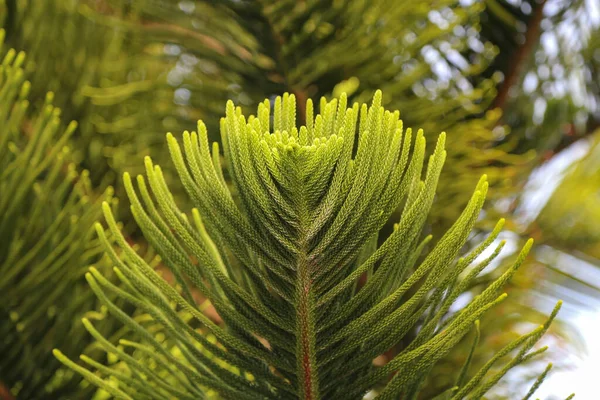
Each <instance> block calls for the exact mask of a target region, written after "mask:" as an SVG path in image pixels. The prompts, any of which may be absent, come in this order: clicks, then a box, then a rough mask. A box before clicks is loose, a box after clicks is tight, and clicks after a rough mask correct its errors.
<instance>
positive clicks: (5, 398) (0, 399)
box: [0, 382, 15, 400]
mask: <svg viewBox="0 0 600 400" xmlns="http://www.w3.org/2000/svg"><path fill="white" fill-rule="evenodd" d="M0 400H15V398H14V397H13V395H12V394H10V392H9V391H8V388H7V387H6V386H4V384H3V383H2V382H0Z"/></svg>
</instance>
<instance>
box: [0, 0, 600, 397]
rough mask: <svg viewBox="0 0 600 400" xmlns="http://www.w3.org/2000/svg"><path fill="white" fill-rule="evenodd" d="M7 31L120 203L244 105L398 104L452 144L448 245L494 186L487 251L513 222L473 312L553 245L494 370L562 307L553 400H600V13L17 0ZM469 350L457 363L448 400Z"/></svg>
mask: <svg viewBox="0 0 600 400" xmlns="http://www.w3.org/2000/svg"><path fill="white" fill-rule="evenodd" d="M0 19H1V23H2V26H3V27H4V29H5V30H6V39H5V45H4V47H5V49H6V48H7V47H9V48H10V47H13V48H15V49H17V50H24V51H26V52H27V55H28V58H27V61H26V63H25V64H24V66H25V71H26V73H27V78H28V79H29V80H30V81H31V84H32V85H31V93H30V100H31V103H32V105H34V106H38V107H41V105H42V104H43V101H44V98H45V93H46V92H47V91H52V92H54V102H55V103H56V104H57V105H58V106H59V107H60V108H61V109H62V115H63V120H64V121H70V120H77V121H78V122H79V127H78V129H77V131H76V133H75V135H74V136H73V139H72V149H73V151H74V159H75V160H76V161H77V162H78V163H79V164H80V165H81V166H82V168H86V169H88V170H89V171H90V178H91V181H92V185H93V187H94V188H96V189H97V190H98V191H100V190H101V188H103V187H105V186H106V185H109V184H110V185H114V186H115V189H116V194H117V196H120V195H121V193H122V191H123V189H122V187H121V186H120V184H119V177H120V175H121V174H122V172H123V171H130V172H132V173H138V172H140V171H141V170H142V168H143V162H142V159H143V157H144V156H145V155H151V156H152V157H153V159H154V160H155V161H156V163H158V164H161V165H170V161H169V155H168V151H166V149H165V145H164V134H165V132H167V131H172V132H174V133H180V132H182V131H183V130H190V131H191V130H193V129H195V127H196V121H197V120H199V119H202V120H203V121H204V122H205V123H206V125H207V126H208V130H209V134H211V135H212V137H211V139H212V140H219V130H218V126H219V118H220V117H221V116H222V115H223V113H224V106H225V102H226V100H227V99H233V100H234V102H235V103H236V104H238V105H240V106H242V107H243V108H244V109H245V111H246V112H248V113H251V112H253V111H254V110H255V107H256V105H257V104H258V102H260V101H262V100H263V99H265V98H273V97H274V96H276V95H279V94H281V93H283V92H290V93H294V94H295V95H296V97H297V99H298V100H299V101H298V103H299V104H302V103H303V102H305V101H306V99H308V98H312V99H313V100H316V101H318V100H319V98H320V97H321V96H326V97H331V96H336V95H339V94H340V93H342V92H346V93H347V94H348V95H349V99H350V101H368V99H369V98H370V96H372V94H373V92H374V91H375V90H376V89H382V90H383V93H384V105H385V107H386V108H388V109H398V110H400V113H401V117H402V118H403V120H404V124H405V126H410V127H414V128H423V129H424V130H425V134H426V136H427V137H428V139H431V140H433V139H434V138H436V137H437V135H438V134H439V133H440V132H442V131H445V132H447V134H448V139H447V142H448V145H447V147H448V154H449V158H448V160H447V162H446V167H445V169H444V173H443V176H442V178H441V181H440V187H439V189H438V196H437V199H436V203H435V205H434V208H433V214H432V215H431V221H430V224H429V230H430V232H431V233H432V234H433V235H434V237H440V235H441V233H443V232H444V231H445V230H446V229H447V228H448V227H449V226H450V224H451V223H452V221H453V220H454V219H455V218H456V217H457V215H458V213H459V212H460V211H461V209H462V207H463V206H464V205H465V203H466V201H467V200H468V196H470V193H471V191H472V189H473V188H474V186H475V184H476V182H477V180H478V178H479V176H481V175H482V174H484V173H485V174H487V175H488V177H489V180H490V182H491V189H490V192H489V193H490V195H489V198H488V201H487V203H486V204H487V206H486V208H485V212H484V213H483V214H482V215H481V218H480V221H479V222H478V229H477V231H476V232H474V233H473V237H472V242H473V243H476V242H477V241H478V240H481V238H482V237H484V235H485V233H486V232H489V231H490V230H491V228H492V227H493V225H494V224H495V222H496V221H497V220H498V218H500V217H501V216H504V217H506V219H507V224H506V229H505V232H504V233H503V234H502V235H501V239H504V240H506V241H507V246H506V248H505V250H504V251H503V253H502V254H501V256H500V258H499V259H497V261H496V262H494V264H493V265H490V266H489V267H488V268H487V269H486V271H485V272H486V273H485V274H484V276H483V277H482V278H481V279H480V280H479V281H478V282H477V284H476V285H475V286H474V287H473V288H471V291H470V292H468V293H465V294H464V295H463V296H464V298H465V299H467V298H469V296H473V295H474V294H476V293H477V292H478V291H480V290H481V287H483V286H484V285H485V284H486V282H489V280H490V279H492V278H493V277H495V276H497V275H498V274H500V273H501V272H502V271H503V270H504V268H506V267H507V266H508V265H509V264H510V262H511V261H513V260H514V258H515V257H516V253H517V252H518V250H519V249H520V248H521V246H522V245H523V243H524V242H525V240H527V238H529V237H533V238H534V239H535V247H534V249H533V251H532V252H531V256H530V257H529V258H528V259H527V262H526V265H524V266H523V267H522V268H521V270H520V272H519V274H518V275H517V276H516V278H515V279H514V280H513V282H512V283H511V287H510V288H509V290H508V291H509V295H510V296H509V301H507V302H506V303H504V304H503V305H502V306H501V307H497V308H496V309H494V310H493V311H492V312H491V313H490V314H489V315H488V316H487V317H486V320H485V321H482V329H483V331H482V334H483V336H482V341H483V344H482V346H481V348H482V349H483V350H482V351H481V352H480V354H478V356H477V357H478V360H479V361H478V362H482V360H486V359H487V358H489V355H490V354H492V353H493V352H494V351H495V350H497V349H498V348H499V347H500V346H501V345H502V344H504V343H507V342H508V341H509V340H511V339H512V338H514V337H515V335H517V334H519V333H522V332H524V331H526V330H527V329H529V328H530V326H531V325H532V324H536V323H539V322H540V321H541V320H542V318H543V315H545V314H547V313H548V312H549V311H550V310H551V309H552V307H553V305H554V303H555V302H556V300H557V299H562V300H563V301H564V302H565V305H564V307H563V310H562V311H561V313H560V314H559V319H560V323H559V324H557V325H555V326H554V327H553V329H552V330H551V334H550V335H549V336H547V337H546V339H545V340H546V341H547V342H548V343H549V344H551V345H552V348H551V354H550V356H549V357H548V359H552V360H554V361H555V364H556V365H555V366H556V368H555V370H553V372H552V374H551V375H550V377H549V378H548V380H547V382H545V383H544V385H543V386H542V387H541V389H540V393H539V397H541V398H548V399H554V398H556V399H558V398H560V399H564V398H565V397H567V395H568V394H570V393H571V392H573V391H575V392H576V393H577V398H579V399H597V398H598V395H597V386H596V385H595V381H594V378H595V375H596V371H597V366H598V365H600V106H599V101H600V75H599V72H600V0H537V1H536V0H404V1H397V0H326V1H311V0H306V1H300V0H279V1H269V0H252V1H251V0H221V1H192V0H182V1H173V0H53V1H38V0H35V1H34V0H1V1H0ZM303 112H304V110H303V109H302V107H301V108H300V110H299V115H298V118H299V120H300V121H302V119H303ZM176 184H177V183H176V181H175V180H173V182H172V187H174V188H176ZM123 213H126V211H123ZM132 235H135V232H132ZM492 247H493V246H492ZM483 256H485V254H484V255H483ZM468 345H469V343H465V344H464V346H463V347H458V348H457V349H456V351H454V352H453V353H452V354H451V356H449V357H448V358H447V359H445V360H444V361H443V362H442V363H440V365H439V368H438V370H437V373H438V375H437V377H438V378H436V380H435V381H432V382H431V383H430V384H429V385H430V387H431V388H432V393H433V392H435V387H436V385H437V386H439V387H442V386H443V385H444V384H446V382H445V381H444V376H445V375H444V371H447V370H448V369H450V368H456V365H457V364H458V363H460V362H461V361H462V359H464V357H465V352H466V350H465V349H466V348H467V346H468ZM77 354H78V353H77ZM542 369H543V368H542ZM537 373H539V368H537V367H536V368H532V369H531V370H529V367H528V369H526V370H518V371H515V372H514V373H512V374H511V375H510V379H508V380H506V381H505V382H503V384H502V385H500V386H499V388H498V389H497V393H496V395H497V396H498V397H499V398H515V397H514V396H515V393H523V387H525V386H522V385H524V384H525V383H527V382H529V380H531V378H532V377H534V376H535V375H537ZM534 379H535V378H534ZM0 396H1V395H0Z"/></svg>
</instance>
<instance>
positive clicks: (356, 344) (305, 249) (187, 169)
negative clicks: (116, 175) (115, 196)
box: [56, 91, 560, 399]
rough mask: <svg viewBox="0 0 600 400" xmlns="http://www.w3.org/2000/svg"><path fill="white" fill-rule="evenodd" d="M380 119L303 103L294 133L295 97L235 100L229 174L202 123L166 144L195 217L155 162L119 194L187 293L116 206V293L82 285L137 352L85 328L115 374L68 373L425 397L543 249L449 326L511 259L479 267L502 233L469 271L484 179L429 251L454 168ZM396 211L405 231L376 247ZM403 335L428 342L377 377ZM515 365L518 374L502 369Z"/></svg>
mask: <svg viewBox="0 0 600 400" xmlns="http://www.w3.org/2000/svg"><path fill="white" fill-rule="evenodd" d="M381 104H382V94H381V92H379V91H378V92H376V93H375V95H374V97H373V101H372V104H371V105H370V106H367V105H366V104H362V105H359V104H358V103H355V104H353V105H352V106H348V104H347V98H346V95H345V94H342V95H341V97H340V98H338V99H334V100H331V101H326V100H325V99H322V100H321V102H320V104H319V106H318V110H319V112H318V113H317V112H316V107H315V106H314V105H313V104H312V102H311V101H310V100H309V101H308V102H307V103H306V124H305V125H301V126H297V125H296V119H297V116H296V115H297V109H296V98H295V96H294V95H293V94H285V95H284V96H283V97H278V98H277V99H276V100H275V101H274V104H271V103H270V102H269V101H268V100H265V101H264V102H262V103H260V104H259V106H258V109H257V113H256V115H252V116H250V117H248V118H246V117H245V116H244V115H243V113H242V110H241V109H240V108H237V107H235V106H234V104H233V103H232V102H228V103H227V107H226V113H225V117H224V118H222V119H221V123H220V127H221V140H222V144H223V149H222V154H223V158H224V162H223V160H221V154H220V149H219V146H218V145H216V144H213V145H212V147H211V146H210V145H209V140H208V132H207V129H206V127H205V125H204V124H203V123H202V122H199V123H198V131H197V132H191V133H189V132H184V134H183V137H182V140H181V141H178V140H177V139H176V138H175V137H174V136H173V135H172V134H168V135H167V144H168V148H169V152H170V154H171V157H172V159H173V163H174V165H175V169H176V170H177V173H178V174H179V177H180V179H181V182H182V184H183V186H184V187H185V189H186V191H187V193H188V195H189V197H190V199H191V201H192V202H193V204H194V205H195V208H194V209H193V210H192V212H191V215H188V214H186V213H184V212H183V211H182V210H181V209H179V208H178V206H177V204H176V203H175V200H174V197H173V196H172V195H171V192H170V191H169V188H168V186H167V183H166V182H165V179H164V176H163V171H162V169H161V167H160V166H158V165H155V164H154V163H153V161H152V160H151V159H150V158H149V157H147V158H146V159H145V168H146V176H141V175H140V176H137V177H136V178H135V180H134V179H132V178H131V177H130V175H129V174H127V173H126V174H125V175H124V184H125V187H126V189H127V193H128V197H129V200H130V202H131V212H132V214H133V216H134V218H135V220H136V221H137V223H138V224H139V226H140V228H141V230H142V232H143V234H144V236H145V238H146V239H147V240H148V242H149V243H150V244H151V245H152V246H153V248H154V249H155V250H156V252H157V253H158V254H159V255H160V257H161V259H162V263H163V264H164V265H165V266H166V267H168V268H169V269H170V271H171V272H172V273H173V276H174V277H175V284H174V285H171V284H169V283H167V282H166V281H165V280H163V279H162V277H161V276H160V275H159V274H158V273H157V272H156V271H155V270H154V269H153V268H152V267H151V266H150V265H149V264H148V263H147V262H146V261H145V260H144V259H143V258H142V257H140V256H139V255H138V254H137V253H136V251H135V250H134V249H133V248H132V247H131V245H130V244H129V243H128V241H127V240H126V239H125V237H124V236H123V235H122V233H121V231H120V229H119V225H118V223H117V221H116V219H115V217H114V216H113V213H112V211H111V209H110V207H109V206H108V204H105V205H104V207H103V211H104V216H105V219H106V222H107V224H108V230H109V232H110V234H111V235H113V237H114V239H115V241H116V247H117V248H118V249H119V251H117V250H115V248H114V247H113V245H112V244H111V242H110V241H109V240H108V239H107V237H106V234H105V231H104V228H103V227H102V226H101V225H100V224H97V225H96V230H97V233H98V237H99V238H100V241H102V242H103V243H104V244H105V249H106V252H107V254H108V255H109V257H110V258H111V259H112V261H113V262H114V264H115V272H116V274H117V276H118V277H119V279H120V281H121V284H120V285H115V284H113V283H111V282H110V281H108V280H107V279H106V278H104V276H103V274H102V273H100V272H99V271H98V270H96V269H91V270H90V272H89V273H88V274H86V278H87V280H88V282H89V283H90V286H91V288H92V290H93V291H94V292H95V293H96V295H97V296H98V297H99V298H100V300H101V301H102V302H103V304H104V305H105V306H106V307H107V308H108V310H109V313H111V314H112V315H113V317H115V318H117V319H118V320H120V321H121V322H122V323H123V324H124V325H125V326H127V327H128V329H129V330H130V332H132V338H133V340H131V341H129V340H122V341H121V346H115V345H114V344H112V343H110V342H109V341H107V340H105V339H104V338H103V337H102V334H100V333H99V332H98V331H97V330H96V328H95V327H94V325H93V324H92V323H91V322H90V321H88V320H85V321H84V324H85V326H86V328H87V329H88V330H89V332H90V333H91V334H92V335H93V336H94V338H96V339H97V340H98V345H99V346H100V347H102V348H103V349H104V350H105V351H106V352H108V353H112V354H115V355H116V357H117V358H118V360H119V362H118V363H116V364H114V365H113V366H112V367H111V366H102V365H99V364H97V363H93V362H88V364H89V368H90V370H92V371H95V374H94V375H90V373H89V372H86V370H82V369H81V367H78V366H75V365H74V364H73V363H72V361H70V360H69V359H68V358H66V357H64V356H63V355H62V354H61V353H60V352H56V354H57V356H58V357H59V359H60V360H61V361H63V362H64V363H65V364H67V365H68V366H71V367H72V368H74V369H76V370H77V371H78V372H80V373H82V374H84V375H86V376H87V377H88V378H89V379H90V381H91V382H92V383H95V384H97V385H101V386H105V385H108V384H109V382H115V381H117V382H118V385H116V386H115V385H112V387H113V388H112V389H111V393H112V394H113V395H114V396H116V397H117V398H122V399H128V398H151V399H164V398H178V399H188V398H189V399H192V398H201V397H204V396H205V394H206V393H207V391H212V392H216V393H218V394H219V395H220V396H221V397H223V398H236V399H256V398H273V399H297V398H301V399H319V398H323V399H329V398H344V399H353V398H356V399H360V398H362V397H363V396H364V395H365V394H366V393H367V392H369V391H374V393H375V394H377V395H378V398H381V399H395V398H399V397H402V398H416V396H417V394H418V393H419V391H420V386H421V384H422V382H423V380H424V379H425V378H426V377H427V375H428V373H429V372H430V371H431V369H432V367H433V366H434V365H435V364H436V363H437V362H438V361H439V360H440V359H441V358H442V357H444V355H445V354H447V353H448V352H449V351H450V349H452V348H453V346H455V345H456V344H457V343H458V342H459V341H460V340H461V339H462V338H463V337H464V336H465V335H466V334H467V333H468V332H469V331H470V330H472V327H473V326H474V324H475V326H477V321H478V320H479V319H480V317H481V316H482V315H484V314H485V313H486V312H487V311H488V310H489V309H491V308H492V307H494V306H495V305H496V304H498V303H500V302H501V301H502V300H503V299H504V298H505V297H506V294H503V293H502V287H503V286H504V285H505V284H506V282H507V281H508V280H510V278H511V277H512V276H513V275H514V273H515V272H516V271H517V269H518V268H519V266H520V265H521V263H522V262H523V260H524V258H525V257H526V255H527V253H528V251H529V249H530V247H531V244H532V242H531V241H529V242H527V244H526V246H525V247H524V248H523V249H522V251H521V253H520V255H519V257H518V259H517V260H516V262H515V264H514V265H513V266H512V267H511V268H510V269H508V270H507V271H506V272H505V273H504V274H502V275H501V276H500V277H499V278H498V279H497V280H496V281H494V282H493V283H491V284H490V285H489V286H488V287H487V288H486V289H485V290H484V291H483V292H482V293H480V294H479V295H477V296H476V297H475V298H474V299H473V300H472V301H471V302H470V303H469V304H468V305H467V306H465V307H464V308H463V309H461V310H460V311H459V312H457V313H455V314H453V315H451V316H450V317H449V318H448V310H449V309H450V307H451V306H452V305H453V304H454V302H455V301H456V299H457V298H458V296H459V295H460V294H461V293H462V292H463V291H464V290H465V289H466V288H468V287H469V285H470V284H471V282H472V281H473V280H474V279H475V278H476V277H477V275H478V274H479V272H481V270H482V269H484V268H485V266H486V265H488V264H489V262H490V261H491V260H492V259H493V258H494V257H495V256H496V255H497V254H498V253H499V251H500V250H501V248H502V246H503V243H501V244H500V245H499V246H498V248H496V250H495V251H494V252H493V254H492V256H490V257H489V258H487V259H485V260H482V261H479V258H478V256H479V255H481V254H482V253H483V251H484V250H486V249H487V248H488V247H489V246H490V245H491V244H492V243H493V242H494V240H495V239H496V237H497V236H498V234H499V232H500V230H501V228H502V224H503V221H500V222H499V223H498V225H497V226H496V228H495V229H494V230H493V232H492V233H491V234H490V236H489V237H488V238H487V239H486V240H485V241H484V242H483V243H482V244H481V245H480V246H478V247H477V248H475V249H474V250H473V251H472V252H471V253H469V254H467V255H465V256H464V257H462V258H458V259H457V257H458V256H459V255H460V250H461V248H462V247H463V245H464V244H465V243H466V241H467V238H468V235H469V232H470V231H471V229H472V227H473V225H474V223H475V221H476V220H477V218H478V216H479V213H480V211H481V208H482V205H483V202H484V199H485V196H486V193H487V188H488V183H487V180H486V177H485V176H483V177H482V178H481V179H480V180H479V182H478V183H477V185H476V187H475V190H474V191H473V193H472V195H471V197H470V201H469V202H468V204H467V206H466V207H465V208H464V210H463V211H462V213H461V215H460V217H459V218H458V219H457V220H456V222H455V223H454V224H453V225H452V227H451V228H450V229H449V230H448V231H447V232H446V234H445V235H443V237H441V238H440V239H439V240H437V242H436V244H435V246H432V247H431V246H429V247H426V246H425V244H426V243H427V242H429V241H430V240H431V237H426V238H425V239H423V238H422V230H423V226H424V224H425V222H426V218H427V215H428V213H429V212H430V209H431V207H432V205H433V203H434V199H435V194H436V193H435V192H436V187H437V184H438V179H439V176H440V173H441V170H442V167H443V164H444V161H445V158H446V151H445V150H444V142H445V134H443V133H442V134H441V135H440V136H439V139H438V141H437V145H436V146H435V149H434V150H433V152H432V153H431V156H430V157H428V158H426V156H425V154H426V142H425V138H424V134H423V132H422V131H421V130H419V131H417V132H416V133H413V131H412V130H411V129H404V127H403V124H402V121H401V120H400V119H399V113H398V111H394V112H390V111H387V110H385V109H384V108H383V107H382V105H381ZM272 108H273V111H271V109H272ZM223 165H224V166H225V170H223ZM424 166H425V168H423V167H424ZM423 169H425V172H424V174H423V173H422V171H423ZM224 176H227V178H228V179H227V180H224V178H223V177H224ZM226 182H230V183H231V184H230V185H229V184H228V183H226ZM398 207H401V208H402V210H403V211H402V213H401V216H400V219H399V221H398V222H397V223H396V224H395V226H394V230H393V232H392V233H391V234H390V235H389V236H387V237H378V235H379V233H380V230H381V228H382V227H383V226H384V224H385V223H386V222H387V221H388V219H389V218H390V216H391V215H392V213H393V212H394V210H396V209H397V208H398ZM426 248H427V249H428V251H427V252H425V253H426V254H422V253H424V250H425V249H426ZM118 252H120V253H121V254H118ZM467 268H470V269H469V271H470V272H468V273H466V274H462V272H463V271H465V270H466V269H467ZM364 278H366V279H364ZM196 294H201V295H202V296H204V297H205V298H206V299H208V301H210V303H211V304H212V305H213V306H214V307H215V309H216V310H217V312H218V313H219V315H220V317H221V318H222V320H223V324H222V325H219V324H217V323H215V322H213V321H212V320H211V319H209V318H208V317H207V316H206V315H205V314H204V313H203V312H202V311H201V310H200V308H199V306H198V305H197V304H196V301H195V295H196ZM111 296H114V298H118V299H121V300H123V301H125V302H127V303H130V304H132V305H134V306H136V307H137V308H138V309H139V310H142V312H144V313H145V314H147V315H148V316H149V318H151V321H152V324H153V325H152V326H153V328H152V329H150V328H149V327H148V325H147V324H145V323H142V322H140V321H137V320H136V319H135V318H133V317H131V316H128V315H127V314H126V313H123V312H122V311H121V310H120V308H119V306H118V305H117V304H115V301H114V300H112V299H111ZM559 307H560V304H559V305H557V307H556V308H555V310H554V312H553V313H552V314H551V315H550V316H549V317H548V319H547V322H546V323H545V324H544V325H542V326H540V327H538V328H537V329H535V330H533V331H532V332H530V333H528V334H526V335H524V336H522V337H520V338H518V339H517V340H515V341H514V342H512V343H510V344H509V345H508V346H507V347H505V348H504V349H502V350H501V351H500V352H499V353H498V354H497V355H496V356H495V357H494V358H493V359H491V360H490V361H489V362H488V363H487V364H486V365H485V366H484V367H483V368H482V369H481V370H479V371H475V372H472V371H470V370H469V365H468V363H467V364H466V365H465V368H464V372H462V373H460V374H458V371H457V377H456V380H455V381H456V386H457V387H456V388H449V389H452V390H451V392H450V393H451V396H450V397H451V398H452V399H461V398H465V397H469V398H481V396H483V394H484V393H485V392H487V391H488V390H489V389H490V387H492V386H493V385H494V384H495V383H496V382H497V381H498V380H499V379H500V378H501V377H502V376H503V375H504V374H505V372H506V371H507V370H508V369H509V368H511V367H512V366H514V365H517V364H520V363H522V362H524V361H526V360H527V359H529V358H531V357H534V356H535V355H537V354H539V353H541V352H543V350H544V349H541V350H532V347H533V346H534V345H535V343H536V342H537V341H538V339H539V338H540V337H541V336H542V335H543V333H544V332H545V331H546V330H547V329H548V326H549V324H550V322H551V321H552V320H553V319H554V317H555V315H556V312H557V311H558V308H559ZM408 332H417V333H416V335H415V336H414V338H413V339H412V340H411V341H410V342H409V343H405V344H404V345H402V346H401V348H400V351H399V352H398V353H397V354H395V355H394V357H393V358H392V359H391V360H390V361H389V362H387V363H386V364H385V365H383V366H375V365H374V364H373V360H374V359H375V358H376V357H377V356H378V355H381V354H383V353H384V352H386V351H388V350H389V349H390V348H392V347H393V346H394V345H397V344H399V343H401V342H402V340H403V339H405V338H406V335H407V333H408ZM509 354H510V355H511V357H512V358H511V359H510V361H509V362H508V363H507V364H506V365H504V366H502V367H500V369H498V370H494V369H493V368H492V367H493V366H494V364H496V363H497V362H498V361H499V360H500V359H504V358H503V357H504V356H506V355H509ZM83 361H85V362H87V360H86V359H85V358H84V360H83ZM488 372H489V373H488ZM107 390H108V388H107Z"/></svg>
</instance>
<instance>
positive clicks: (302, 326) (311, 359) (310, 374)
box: [296, 253, 319, 400]
mask: <svg viewBox="0 0 600 400" xmlns="http://www.w3.org/2000/svg"><path fill="white" fill-rule="evenodd" d="M310 267H311V265H310V262H309V260H308V259H307V257H306V253H304V254H303V255H302V256H300V259H299V262H298V269H297V274H298V279H297V286H296V299H297V304H296V312H297V318H296V321H297V333H298V336H297V346H296V348H297V354H298V358H297V369H298V377H299V378H300V379H299V384H300V394H301V398H303V399H306V400H316V399H318V398H319V396H318V380H317V368H316V359H315V341H314V338H315V323H314V317H313V313H312V310H313V306H314V294H313V291H312V287H311V286H312V282H311V276H310V275H311V274H310V269H311V268H310Z"/></svg>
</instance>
